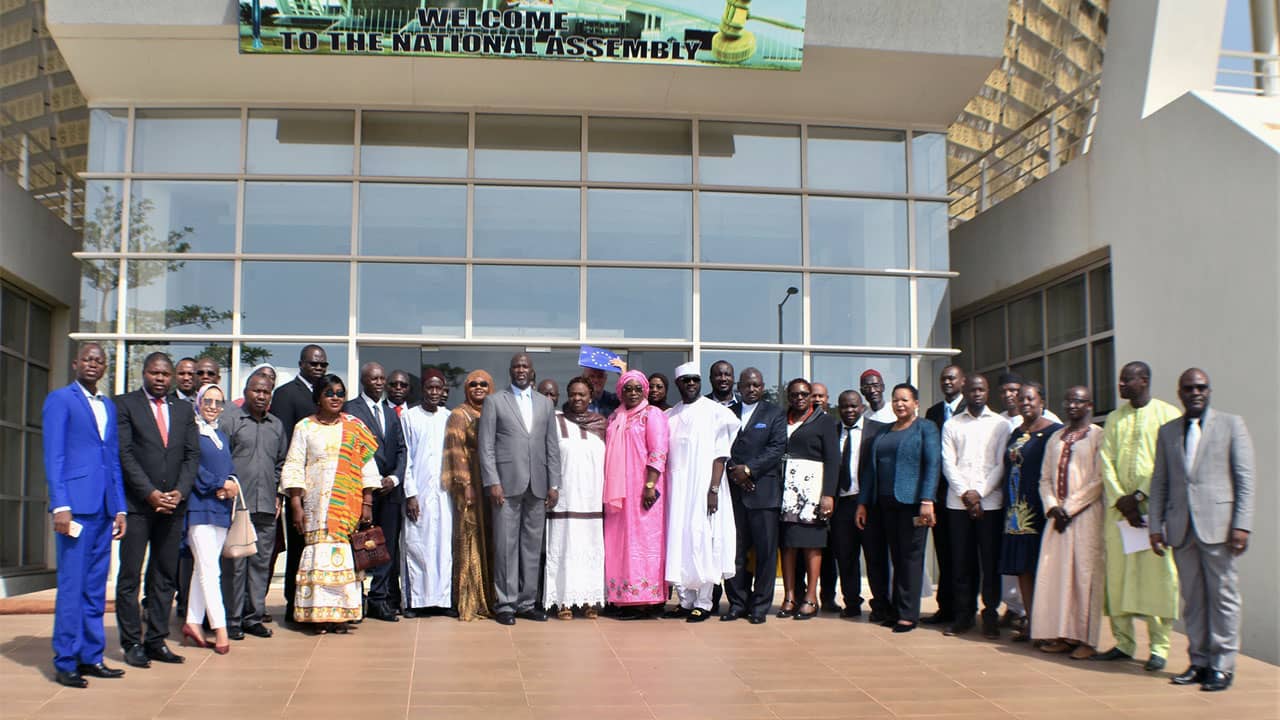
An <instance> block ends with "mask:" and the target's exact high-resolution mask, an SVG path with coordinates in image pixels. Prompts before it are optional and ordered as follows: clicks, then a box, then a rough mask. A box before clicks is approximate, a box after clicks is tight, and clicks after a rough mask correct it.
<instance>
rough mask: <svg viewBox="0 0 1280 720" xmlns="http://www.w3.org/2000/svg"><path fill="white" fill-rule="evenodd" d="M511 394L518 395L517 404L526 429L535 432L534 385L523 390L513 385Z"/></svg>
mask: <svg viewBox="0 0 1280 720" xmlns="http://www.w3.org/2000/svg"><path fill="white" fill-rule="evenodd" d="M511 394H512V395H515V396H516V405H517V406H518V407H519V408H520V419H522V420H524V429H525V430H528V431H529V432H533V386H532V385H530V386H529V387H527V388H525V389H523V390H521V389H520V388H518V387H516V386H515V385H512V386H511Z"/></svg>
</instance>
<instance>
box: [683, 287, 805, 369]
mask: <svg viewBox="0 0 1280 720" xmlns="http://www.w3.org/2000/svg"><path fill="white" fill-rule="evenodd" d="M700 281H701V283H700V284H701V288H700V292H701V296H702V338H703V340H709V341H715V340H719V341H720V342H734V343H737V342H759V343H776V342H778V336H779V330H781V331H782V332H781V335H782V341H783V342H784V343H799V342H802V341H803V338H804V333H803V327H802V326H801V323H803V322H804V320H803V314H802V313H801V307H800V306H801V305H802V304H803V303H802V302H801V298H800V295H799V294H795V295H788V294H787V289H788V288H796V289H797V293H798V292H799V288H800V285H801V283H800V273H782V272H740V271H736V270H703V271H702V275H701V276H700ZM784 300H785V301H786V303H785V304H784V305H783V306H782V318H781V323H782V327H781V328H779V327H778V323H779V318H778V304H779V303H782V302H783V301H784ZM763 369H764V368H761V370H763Z"/></svg>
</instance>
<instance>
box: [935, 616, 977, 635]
mask: <svg viewBox="0 0 1280 720" xmlns="http://www.w3.org/2000/svg"><path fill="white" fill-rule="evenodd" d="M972 629H973V618H966V619H964V620H956V621H955V622H953V623H951V625H949V626H948V627H947V629H946V630H943V631H942V634H943V635H946V636H948V637H956V636H959V635H964V634H965V633H967V632H969V631H970V630H972Z"/></svg>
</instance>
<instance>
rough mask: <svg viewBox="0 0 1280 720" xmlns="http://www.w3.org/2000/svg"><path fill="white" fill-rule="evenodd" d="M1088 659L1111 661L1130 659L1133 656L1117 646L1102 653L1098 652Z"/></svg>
mask: <svg viewBox="0 0 1280 720" xmlns="http://www.w3.org/2000/svg"><path fill="white" fill-rule="evenodd" d="M1089 659H1090V660H1099V661H1102V662H1112V661H1115V660H1132V659H1133V656H1132V655H1130V654H1129V653H1127V652H1125V651H1123V650H1121V649H1120V648H1118V647H1113V648H1111V649H1110V650H1108V651H1106V652H1104V653H1098V654H1097V655H1094V656H1093V657H1091V658H1089Z"/></svg>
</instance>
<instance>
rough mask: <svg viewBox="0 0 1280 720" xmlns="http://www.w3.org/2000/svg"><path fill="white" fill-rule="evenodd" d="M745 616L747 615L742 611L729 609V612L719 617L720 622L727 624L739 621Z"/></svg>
mask: <svg viewBox="0 0 1280 720" xmlns="http://www.w3.org/2000/svg"><path fill="white" fill-rule="evenodd" d="M746 616H747V614H746V613H745V612H743V611H742V610H734V609H732V608H731V609H730V610H729V612H727V613H725V614H723V615H721V616H720V622H729V621H731V620H741V619H742V618H744V617H746Z"/></svg>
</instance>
